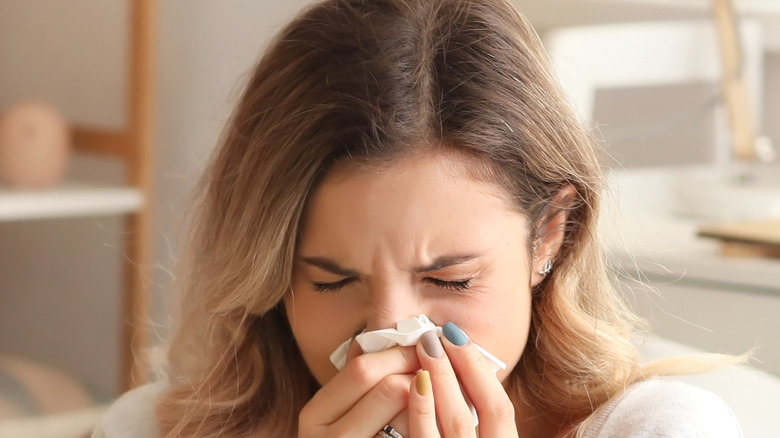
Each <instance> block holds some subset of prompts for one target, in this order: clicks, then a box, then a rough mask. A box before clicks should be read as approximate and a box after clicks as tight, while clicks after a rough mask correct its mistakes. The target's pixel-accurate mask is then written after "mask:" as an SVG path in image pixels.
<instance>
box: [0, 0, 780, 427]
mask: <svg viewBox="0 0 780 438" xmlns="http://www.w3.org/2000/svg"><path fill="white" fill-rule="evenodd" d="M307 3H308V2H307V1H304V0H286V1H271V0H223V1H219V2H216V1H203V0H165V1H160V2H156V3H153V4H154V8H155V9H156V11H155V13H154V15H155V16H156V24H155V25H154V33H153V35H154V38H153V39H152V41H153V44H152V50H151V51H150V52H149V53H150V54H151V55H150V56H151V57H152V58H153V59H152V61H153V64H154V66H155V69H154V74H153V77H152V82H153V83H154V87H155V88H154V92H153V99H152V102H153V103H152V105H151V106H150V108H151V111H149V112H148V113H147V114H149V115H150V117H151V119H152V125H153V127H154V128H153V133H154V134H153V138H152V140H151V148H150V151H151V153H150V155H149V156H146V157H145V158H143V159H144V161H145V165H148V169H151V170H152V178H151V179H149V180H148V181H152V182H151V186H149V187H147V188H148V189H149V190H148V192H147V193H146V195H145V198H146V201H145V202H146V206H147V207H148V210H147V212H148V214H149V215H150V219H151V220H150V224H151V227H150V228H149V229H148V230H147V233H146V237H147V238H148V245H149V246H148V257H147V258H145V259H144V261H143V262H142V265H141V266H140V268H142V270H143V277H142V283H143V286H144V288H145V290H147V291H148V293H149V300H148V311H147V314H146V315H143V314H141V316H142V317H143V318H148V320H149V321H150V322H151V323H152V325H153V330H152V332H151V333H149V334H148V336H149V342H146V343H145V344H146V345H154V344H156V343H158V342H159V341H160V340H161V339H163V338H164V336H165V335H166V331H167V327H168V324H169V322H170V317H169V310H170V307H169V305H170V301H171V298H172V285H173V283H174V280H175V266H176V261H177V257H178V251H179V247H180V244H181V239H182V237H183V235H184V231H185V229H186V221H185V216H186V214H187V208H188V206H189V205H190V196H191V195H190V194H191V191H192V189H193V187H194V183H195V182H196V180H197V178H198V176H199V175H200V173H201V171H202V169H203V167H204V165H205V163H206V162H207V160H208V158H209V154H210V153H211V152H212V150H213V149H214V147H215V145H216V143H217V141H218V138H219V136H220V133H221V130H222V128H223V125H224V123H225V122H226V120H227V118H228V116H229V113H230V110H231V108H232V106H233V104H234V102H235V99H236V98H237V97H238V95H239V93H240V91H241V88H242V86H243V83H244V81H245V80H246V79H247V76H248V74H249V72H250V70H251V68H252V67H253V65H254V64H255V62H256V61H257V58H258V56H259V55H260V54H261V53H262V51H263V48H264V47H265V46H266V44H267V42H268V41H269V39H270V38H271V36H272V35H274V34H275V33H276V32H277V31H278V30H279V29H280V27H281V26H282V25H283V24H284V23H285V22H286V21H287V20H288V19H289V18H290V17H291V16H292V15H293V14H294V13H295V12H297V11H298V10H299V9H300V8H301V7H303V6H304V5H305V4H307ZM513 3H514V4H515V6H516V7H517V8H518V9H519V10H520V11H521V12H522V13H524V14H525V15H526V16H527V18H528V19H529V20H530V21H531V23H532V24H533V25H534V26H535V27H536V29H537V30H538V32H539V33H540V35H542V37H543V38H546V37H547V36H548V35H553V33H554V32H555V31H557V30H559V29H562V28H569V27H573V26H582V25H594V24H605V23H623V22H637V21H642V22H647V21H658V20H712V13H711V10H710V4H709V2H706V1H697V0H679V1H671V0H668V1H667V0H599V1H596V0H593V1H587V0H570V1H564V0H513ZM736 3H737V6H738V8H737V9H738V11H739V13H740V14H741V15H742V16H745V17H749V18H752V19H754V20H756V21H757V22H758V23H760V24H761V26H762V29H763V34H762V38H763V40H762V42H763V44H764V45H765V47H763V52H762V53H763V56H762V62H763V64H762V66H761V68H762V76H761V78H760V80H761V84H760V88H761V96H762V97H763V99H762V101H761V102H759V103H756V107H757V111H756V112H755V117H756V124H757V130H758V131H760V132H759V133H760V134H761V135H763V136H765V139H764V141H765V142H766V141H767V140H771V142H773V143H774V144H780V123H779V122H780V33H778V32H780V31H778V29H780V5H778V3H777V2H773V1H760V0H754V1H749V0H746V1H742V2H739V1H737V2H736ZM129 4H130V2H127V1H120V0H110V1H105V0H67V1H65V0H32V1H30V0H3V1H0V114H2V112H3V110H6V109H9V108H14V107H15V105H18V103H19V102H25V101H31V100H39V101H43V102H46V103H47V104H48V105H50V106H51V107H53V108H55V109H56V110H57V111H59V112H60V113H61V114H62V115H63V116H64V118H65V119H66V120H67V123H68V124H70V125H72V126H76V125H78V126H82V125H88V126H98V127H101V128H105V129H109V130H111V129H117V130H119V129H123V128H122V127H123V126H124V125H125V124H126V120H127V117H128V110H127V106H128V99H127V97H126V95H125V93H126V91H127V89H128V88H127V82H128V81H129V80H130V77H131V73H130V72H131V66H130V65H129V64H130V63H129V62H128V59H127V45H128V43H129V35H130V34H131V30H132V29H131V24H130V21H129V18H128V17H129V14H130V7H129ZM545 41H547V40H545ZM718 96H721V83H719V82H716V83H693V82H689V83H684V84H682V85H680V84H677V85H664V86H654V87H648V86H639V87H633V88H625V87H623V88H620V89H605V90H602V91H599V92H598V93H596V99H595V104H594V105H593V107H592V119H593V120H594V121H595V122H596V124H597V126H598V131H597V132H598V136H599V137H600V138H601V139H602V140H603V142H604V144H605V145H606V147H607V150H608V151H609V153H610V154H611V156H612V158H611V159H610V160H609V161H608V164H609V165H610V166H612V167H614V168H615V169H620V170H621V171H630V170H632V169H636V171H637V172H638V173H632V174H630V175H628V177H627V178H626V179H625V181H624V182H623V184H624V187H629V186H630V187H632V188H631V189H629V188H624V191H623V192H621V193H622V194H621V195H615V198H616V199H617V203H619V204H620V203H622V202H623V201H624V199H623V198H625V197H628V198H642V197H645V194H644V192H641V193H643V194H642V195H639V194H638V193H640V192H637V193H634V192H631V191H630V190H633V187H634V186H631V184H635V185H637V183H638V185H639V186H641V185H642V183H644V185H648V183H649V181H652V180H653V179H652V178H656V174H652V175H650V176H647V175H645V174H642V173H641V171H642V169H658V168H662V167H664V166H671V167H676V168H679V166H692V167H691V169H693V168H697V169H698V167H697V166H701V165H707V164H708V163H711V162H712V161H713V154H714V152H713V151H714V148H713V142H714V137H713V136H714V135H717V134H713V132H716V133H717V130H714V129H713V126H714V125H716V124H718V123H720V122H722V120H721V121H719V120H718V117H722V116H723V114H720V115H719V113H718V112H717V111H716V110H715V107H716V106H717V102H719V100H718ZM721 97H722V96H721ZM713 99H715V100H713ZM721 100H722V99H721ZM761 168H762V169H763V170H761V172H763V173H762V175H763V174H769V175H770V177H769V178H770V179H771V178H772V176H771V175H780V170H778V169H780V167H778V166H777V163H776V162H775V163H765V164H762V165H761ZM686 169H687V168H686ZM766 169H768V170H766ZM127 172H128V169H127V166H126V165H123V164H122V161H121V160H120V159H116V158H105V157H101V158H96V157H95V156H93V155H91V154H87V153H84V152H79V151H74V152H72V153H71V154H70V156H69V161H68V163H67V171H66V176H65V177H64V179H63V180H62V181H65V182H63V183H59V184H66V182H68V181H72V180H75V181H82V180H84V181H97V182H100V183H101V184H107V185H109V186H115V185H121V184H123V183H124V181H126V180H127ZM637 175H638V177H637V178H638V179H637V178H634V179H631V177H632V176H637ZM621 178H622V177H621ZM761 178H764V177H763V176H762V177H761ZM621 181H623V180H621ZM664 181H665V180H664ZM658 184H662V185H664V187H667V183H666V182H663V183H660V182H659V183H658ZM689 186H690V184H689ZM644 189H645V190H646V189H647V187H645V188H644ZM667 189H668V190H669V193H673V192H675V191H676V190H677V189H676V188H674V187H672V188H668V187H667ZM43 190H44V191H46V190H49V189H43ZM778 190H780V187H778ZM22 192H24V193H29V192H30V190H29V189H16V188H13V187H10V185H8V184H6V185H5V186H3V185H0V218H2V214H3V209H4V206H3V204H4V203H5V204H6V207H8V206H10V205H11V203H12V202H18V198H19V197H18V196H16V195H18V194H19V193H22ZM33 192H40V189H39V190H33ZM767 193H769V192H767ZM771 193H778V192H771ZM771 193H770V196H771ZM623 195H628V196H623ZM32 199H36V198H32ZM47 199H48V198H47ZM35 202H39V203H48V202H55V201H49V200H39V201H35ZM132 202H133V201H132V200H131V201H130V203H131V204H132ZM755 202H763V201H755ZM632 208H633V207H632ZM641 208H644V207H635V208H634V209H641ZM735 208H737V207H735ZM656 210H657V209H656ZM656 212H658V211H656ZM770 213H771V212H770ZM123 214H124V213H123ZM772 214H776V215H778V216H780V213H778V212H775V213H772ZM683 216H685V217H684V218H683V219H684V222H685V223H684V226H683V227H682V228H680V227H676V228H675V227H672V228H668V227H667V225H668V224H667V223H666V222H664V224H662V225H659V222H653V223H650V224H647V226H646V227H643V228H641V229H637V228H636V226H634V227H630V229H629V230H628V234H629V235H630V237H629V238H626V237H615V236H613V238H612V240H611V242H612V244H613V245H614V248H615V249H614V258H615V266H616V269H617V270H618V271H620V272H621V273H622V275H623V277H624V283H623V286H622V287H625V289H626V291H627V293H628V294H629V297H630V299H631V301H632V303H633V304H634V305H636V306H637V307H638V309H639V310H640V312H641V313H643V315H645V316H648V317H651V318H653V321H652V324H651V325H652V326H653V328H654V329H656V331H657V332H658V333H660V334H662V335H663V336H664V337H667V338H670V339H674V340H676V341H679V342H682V343H684V344H689V345H693V346H696V347H698V348H703V349H707V350H715V351H719V352H727V353H742V352H744V351H746V350H748V349H750V348H752V347H754V346H757V347H759V349H758V350H757V354H756V356H757V358H758V359H759V362H757V363H755V364H754V365H756V366H757V367H758V368H761V369H764V370H767V371H769V372H771V373H775V374H780V351H778V347H777V346H778V344H780V342H778V341H780V339H778V335H777V334H778V333H779V332H780V330H778V329H779V328H780V327H779V326H778V321H779V320H780V261H778V260H777V259H776V258H772V257H739V258H731V257H728V256H727V255H724V254H722V253H721V250H722V249H721V248H720V247H719V246H718V245H719V244H720V243H719V241H716V240H712V239H705V238H701V237H697V233H698V228H691V227H693V225H694V224H695V225H696V226H697V227H698V226H699V225H701V224H702V223H711V222H713V221H714V219H720V218H714V217H709V218H706V219H707V220H703V219H702V217H701V216H698V217H695V218H693V217H692V215H690V214H687V215H683ZM769 216H771V214H769V213H768V216H767V217H769ZM776 218H777V216H775V219H776ZM729 219H740V220H741V219H751V220H753V219H757V218H756V217H750V218H729ZM758 219H761V218H760V217H759V218H758ZM675 220H676V219H675ZM627 222H630V220H628V219H626V220H624V221H623V222H622V225H625V224H626V223H627ZM714 222H717V221H714ZM662 226H663V227H667V228H662V229H659V228H654V227H662ZM670 226H671V225H670ZM675 226H676V225H675ZM681 230H683V231H684V232H685V233H687V234H685V235H684V236H682V237H679V238H677V236H681V235H680V234H678V233H681V232H683V231H681ZM137 231H138V230H137V229H136V228H134V227H133V226H132V223H131V224H130V226H128V222H126V221H125V220H124V219H123V216H122V214H106V213H100V212H98V213H85V214H84V215H81V216H80V215H60V216H58V215H56V214H54V215H53V216H52V217H49V218H47V217H45V216H44V217H41V216H35V215H32V216H29V217H24V216H21V217H11V216H8V218H6V219H3V220H0V357H14V358H21V357H23V358H26V359H29V360H33V361H35V362H36V363H38V364H45V365H46V366H47V367H49V366H50V367H52V368H53V369H56V370H58V372H62V373H63V374H67V375H68V376H73V377H74V378H75V379H76V380H78V381H79V382H82V383H84V384H85V386H86V388H88V392H89V396H90V397H94V398H96V399H98V400H103V401H105V400H109V399H111V398H113V397H115V396H116V395H117V394H119V393H120V392H121V391H122V390H123V389H124V388H125V387H126V386H127V380H126V379H125V378H124V377H123V375H122V373H123V371H122V370H123V369H126V368H123V366H124V365H123V359H122V351H123V349H125V348H127V345H128V344H127V342H126V341H123V340H122V339H123V337H122V336H123V335H122V333H123V325H122V320H123V319H124V316H123V315H124V313H123V310H122V309H123V307H122V306H123V294H124V293H125V291H126V277H125V274H124V271H123V269H124V266H125V265H124V263H125V262H126V259H127V257H128V252H127V250H126V245H127V243H126V242H127V241H126V240H125V237H126V236H127V234H128V233H130V234H132V233H136V232H137ZM613 231H614V230H613ZM656 231H657V232H658V233H661V234H664V235H665V236H666V237H665V240H664V242H669V245H667V246H660V245H655V246H653V245H648V244H636V243H635V241H638V240H645V241H646V239H643V236H644V235H646V233H649V232H656ZM609 232H610V231H609V230H608V234H609ZM651 235H652V234H651ZM631 239H635V240H631ZM662 240H663V239H662ZM689 244H690V245H689ZM637 253H641V254H640V255H639V256H638V255H637ZM710 261H711V262H712V263H710V264H707V263H709V262H710ZM130 262H131V263H134V262H136V261H135V260H130ZM705 262H707V263H705ZM689 264H690V265H693V266H690V265H689ZM636 279H639V280H648V281H649V282H650V283H652V284H653V285H654V286H655V287H656V288H657V289H658V290H659V291H660V294H657V295H656V294H654V293H645V292H643V291H644V289H642V288H639V287H638V286H636V284H635V283H634V280H636ZM134 324H136V325H137V324H138V322H137V321H136V322H135V323H134ZM139 336H140V335H139ZM144 336H145V335H144ZM138 345H140V344H138ZM8 363H10V362H8ZM1 364H2V361H0V365H1ZM9 367H11V368H13V367H12V366H11V365H9ZM0 368H2V367H0ZM11 368H9V369H11ZM0 375H2V371H0ZM0 380H2V379H0ZM131 383H132V382H131ZM1 411H2V404H1V403H0V412H1Z"/></svg>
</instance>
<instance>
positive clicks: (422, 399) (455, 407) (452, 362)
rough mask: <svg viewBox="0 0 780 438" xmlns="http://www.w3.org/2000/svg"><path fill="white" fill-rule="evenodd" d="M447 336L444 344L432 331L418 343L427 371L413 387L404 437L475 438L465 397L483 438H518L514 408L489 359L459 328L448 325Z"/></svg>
mask: <svg viewBox="0 0 780 438" xmlns="http://www.w3.org/2000/svg"><path fill="white" fill-rule="evenodd" d="M444 335H445V336H444V337H443V338H442V339H441V340H439V338H438V337H437V336H436V335H435V334H434V333H433V332H430V333H426V334H425V335H423V338H422V339H421V340H420V342H419V343H418V344H417V355H418V357H419V359H420V365H421V367H422V369H423V371H420V372H418V373H417V376H416V377H415V381H414V382H413V383H412V384H411V387H410V388H411V389H410V391H409V408H408V410H409V412H408V414H409V431H408V433H407V434H404V436H405V437H406V438H437V437H442V438H456V437H457V438H460V437H476V436H477V432H476V425H475V424H474V417H473V415H472V414H471V411H470V410H469V406H468V403H467V400H466V397H465V396H464V393H465V394H468V397H469V398H470V402H471V403H472V404H473V405H474V407H475V408H476V411H477V415H478V416H479V436H480V438H505V437H516V436H518V435H517V426H516V424H515V414H514V406H513V404H512V402H511V400H510V399H509V396H507V394H506V391H505V390H504V387H503V385H501V382H500V381H499V380H498V378H496V375H495V373H494V372H493V371H492V369H491V368H490V365H489V363H488V361H487V359H485V356H483V355H482V353H481V352H480V351H479V350H477V348H476V347H475V346H474V343H472V342H471V341H469V339H468V337H467V336H466V334H465V333H463V331H462V330H461V329H460V328H458V327H457V326H455V324H452V323H447V324H446V325H445V326H444ZM442 347H443V348H442ZM434 394H435V397H434ZM437 423H438V426H437Z"/></svg>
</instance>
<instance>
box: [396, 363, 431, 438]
mask: <svg viewBox="0 0 780 438" xmlns="http://www.w3.org/2000/svg"><path fill="white" fill-rule="evenodd" d="M410 377H412V376H410ZM412 381H414V379H413V378H412ZM413 385H414V383H412V386H413ZM407 389H408V388H407ZM407 406H408V405H407ZM387 424H388V425H390V426H391V427H392V428H393V429H395V431H396V432H398V433H400V434H401V436H404V437H409V436H411V435H409V411H408V410H407V409H404V410H403V411H401V412H399V413H398V415H396V416H395V418H393V419H392V420H390V421H389V422H388V423H387ZM426 438H427V437H426Z"/></svg>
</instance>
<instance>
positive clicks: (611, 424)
mask: <svg viewBox="0 0 780 438" xmlns="http://www.w3.org/2000/svg"><path fill="white" fill-rule="evenodd" d="M594 415H595V417H594V418H592V422H590V424H589V425H588V426H587V427H586V430H585V431H584V432H585V433H584V434H583V435H582V436H584V437H599V438H611V437H632V438H643V437H715V438H741V437H742V431H741V429H740V427H739V423H738V422H737V419H736V417H735V416H734V413H733V412H732V411H731V409H730V408H729V407H728V405H727V404H726V402H724V401H723V399H721V398H720V397H718V396H717V395H715V394H714V393H712V392H710V391H707V390H705V389H702V388H699V387H696V386H692V385H689V384H687V383H683V382H679V381H667V380H663V379H660V378H656V379H650V380H646V381H642V382H638V383H635V384H633V385H631V386H629V387H628V388H626V390H625V391H623V393H621V394H619V395H618V396H617V397H615V398H614V399H613V400H611V401H609V402H608V403H607V405H606V406H603V407H602V409H601V410H599V411H597V413H596V414H594Z"/></svg>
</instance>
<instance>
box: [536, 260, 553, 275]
mask: <svg viewBox="0 0 780 438" xmlns="http://www.w3.org/2000/svg"><path fill="white" fill-rule="evenodd" d="M553 263H554V261H553V260H552V259H550V260H547V261H546V262H544V266H543V267H542V269H541V270H540V271H539V274H541V275H547V274H549V273H550V272H552V270H553Z"/></svg>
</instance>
